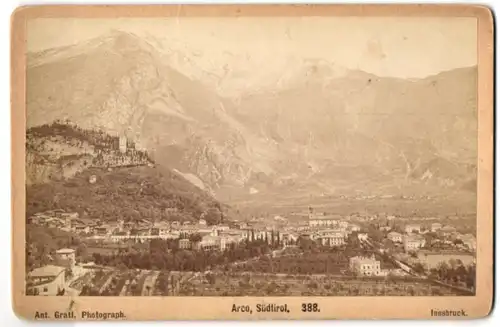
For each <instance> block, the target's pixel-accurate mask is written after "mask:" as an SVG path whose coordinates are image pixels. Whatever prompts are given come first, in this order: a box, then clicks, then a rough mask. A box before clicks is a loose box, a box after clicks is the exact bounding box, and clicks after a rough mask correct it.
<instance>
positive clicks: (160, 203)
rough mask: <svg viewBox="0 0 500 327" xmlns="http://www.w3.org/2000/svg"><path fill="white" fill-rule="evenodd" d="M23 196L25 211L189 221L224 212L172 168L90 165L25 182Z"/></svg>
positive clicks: (209, 220) (215, 217) (217, 216)
mask: <svg viewBox="0 0 500 327" xmlns="http://www.w3.org/2000/svg"><path fill="white" fill-rule="evenodd" d="M92 176H95V178H96V181H95V183H91V182H90V180H91V177H92ZM26 201H27V215H28V216H30V215H32V214H34V213H36V212H41V211H46V210H51V209H60V208H61V209H64V210H66V211H74V212H78V213H79V214H80V216H81V217H87V218H99V219H102V220H116V219H118V218H123V219H124V220H126V221H128V220H132V221H133V220H139V219H150V220H151V219H157V220H178V221H187V220H191V221H193V220H197V219H199V218H200V217H201V215H204V219H206V220H207V223H209V224H214V223H217V222H219V221H220V219H221V218H222V214H221V211H222V208H221V206H220V204H219V202H217V201H216V200H215V199H214V198H212V197H211V196H210V195H209V194H207V193H205V192H204V191H203V190H201V189H198V188H197V187H196V186H194V185H192V184H191V183H189V182H188V181H186V180H185V179H184V178H183V177H181V176H179V175H177V174H176V173H174V172H172V171H169V170H167V169H162V168H158V167H149V166H140V167H128V168H118V169H112V170H108V169H101V168H90V169H87V170H85V171H83V172H81V173H78V174H76V175H75V176H73V177H72V178H69V179H67V180H53V181H51V182H49V183H44V184H37V185H31V186H29V187H28V188H27V197H26Z"/></svg>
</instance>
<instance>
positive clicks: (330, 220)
mask: <svg viewBox="0 0 500 327" xmlns="http://www.w3.org/2000/svg"><path fill="white" fill-rule="evenodd" d="M340 218H341V217H340V216H339V215H325V214H322V213H319V214H313V213H311V214H309V226H310V227H333V226H337V225H338V224H339V221H340ZM346 227H347V225H346Z"/></svg>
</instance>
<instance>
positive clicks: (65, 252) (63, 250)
mask: <svg viewBox="0 0 500 327" xmlns="http://www.w3.org/2000/svg"><path fill="white" fill-rule="evenodd" d="M74 252H75V250H74V249H59V250H57V251H56V253H57V254H68V253H74Z"/></svg>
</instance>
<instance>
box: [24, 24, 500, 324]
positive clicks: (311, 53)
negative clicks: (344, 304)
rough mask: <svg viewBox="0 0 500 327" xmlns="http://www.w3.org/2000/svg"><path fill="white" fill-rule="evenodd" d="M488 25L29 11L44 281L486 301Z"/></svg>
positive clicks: (28, 71) (43, 285) (100, 288)
mask: <svg viewBox="0 0 500 327" xmlns="http://www.w3.org/2000/svg"><path fill="white" fill-rule="evenodd" d="M478 33H479V31H478V18H477V17H453V16H449V17H432V16H429V17H398V16H393V17H380V16H373V17H369V16H358V17H356V16H355V15H351V16H348V15H345V16H337V17H335V16H333V15H331V16H326V15H323V16H321V15H319V16H315V15H304V16H299V15H289V16H286V15H283V16H279V15H278V16H262V17H257V16H255V15H249V16H245V15H241V16H239V15H233V16H227V17H217V16H210V15H207V16H200V17H197V16H188V15H186V16H183V15H171V16H164V17H116V18H102V17H95V18H87V17H83V18H80V17H67V18H65V17H40V18H33V19H29V20H27V21H26V27H25V50H26V53H25V60H26V62H25V86H24V87H25V104H24V105H25V121H24V126H25V139H24V143H25V149H24V166H22V162H19V163H18V165H19V167H18V169H23V170H24V171H23V174H24V178H25V179H24V186H22V185H18V187H19V188H20V189H21V188H23V189H24V190H25V194H24V195H23V196H24V197H25V202H24V217H17V219H19V220H22V219H24V222H23V224H24V225H25V229H24V231H23V233H24V234H25V235H24V236H23V237H24V243H25V247H24V249H22V250H23V252H24V262H25V264H24V269H23V270H24V271H23V273H24V275H23V276H24V290H23V294H24V295H26V296H28V297H41V296H46V297H47V296H48V297H55V296H63V297H68V296H69V297H71V298H72V299H76V298H78V297H96V298H98V297H263V298H265V297H283V299H285V300H284V301H281V302H280V303H277V302H276V303H275V302H268V303H262V304H257V305H256V306H250V309H249V310H250V311H252V310H253V311H254V312H263V313H266V312H274V313H277V312H285V313H286V312H290V304H287V302H286V298H287V297H331V298H341V297H343V298H346V297H355V298H356V297H365V298H366V297H377V298H384V297H474V296H476V295H477V289H476V284H477V282H478V278H479V277H478V274H477V272H476V264H477V263H478V256H477V251H476V249H477V240H478V238H479V237H480V236H481V235H480V234H479V232H478V219H479V218H478V197H479V194H478V170H479V169H480V168H479V167H478V161H479V148H478V144H479V134H480V131H479V126H480V122H479V118H478V117H479V109H478V106H479V105H478V98H479V95H478V88H479V86H478V85H479V83H480V80H479V77H478V65H479V54H478V42H479V40H478V38H479V37H478ZM486 109H488V108H486ZM19 126H21V125H19ZM483 150H484V149H483ZM486 151H489V149H486ZM486 168H488V167H486ZM491 169H492V168H491ZM486 196H488V195H486ZM490 218H491V217H490ZM491 221H492V218H491ZM486 223H489V222H488V221H486ZM19 251H21V249H20V248H19ZM490 291H491V292H492V290H490ZM306 299H307V298H306ZM75 301H76V300H75ZM256 303H260V302H256ZM94 309H95V308H94ZM246 309H248V308H247V307H246V306H244V305H241V306H237V305H235V304H233V305H232V307H228V310H227V311H228V313H229V312H230V311H232V312H241V311H243V312H244V311H245V310H246ZM436 310H437V311H436ZM439 310H440V308H439V307H437V308H435V309H434V313H432V312H430V315H431V316H441V315H446V316H450V315H451V316H460V312H458V313H457V314H454V313H453V314H452V313H442V312H441V313H440V311H439ZM302 311H303V312H307V311H309V312H315V311H318V312H319V307H318V304H317V303H314V302H310V303H307V302H305V304H302ZM431 311H432V310H431ZM249 313H251V312H249ZM87 314H88V315H91V314H95V315H96V316H95V317H90V316H89V317H90V318H106V315H107V314H106V313H99V312H97V313H87ZM36 315H37V316H36V318H44V316H43V313H38V312H37V313H36ZM462 315H463V314H462ZM108 316H109V317H112V318H116V317H114V316H112V315H110V314H108ZM109 317H108V318H109ZM45 318H48V317H45ZM56 318H57V317H56ZM62 318H74V317H73V316H71V313H67V316H64V317H62ZM84 318H85V317H84Z"/></svg>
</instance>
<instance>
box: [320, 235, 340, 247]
mask: <svg viewBox="0 0 500 327" xmlns="http://www.w3.org/2000/svg"><path fill="white" fill-rule="evenodd" d="M319 239H320V240H321V245H324V246H332V247H336V246H342V245H344V244H345V235H344V234H343V233H330V234H326V235H322V236H320V237H319Z"/></svg>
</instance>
